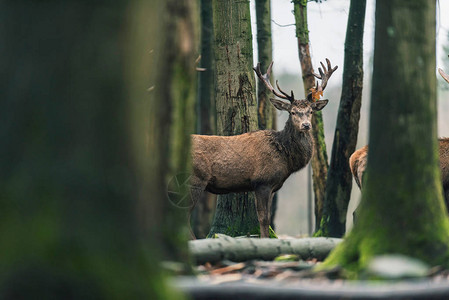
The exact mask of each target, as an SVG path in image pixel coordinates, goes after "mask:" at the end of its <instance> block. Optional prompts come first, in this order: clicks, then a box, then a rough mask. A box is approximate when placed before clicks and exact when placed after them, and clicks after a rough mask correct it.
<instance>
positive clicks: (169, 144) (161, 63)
mask: <svg viewBox="0 0 449 300" xmlns="http://www.w3.org/2000/svg"><path fill="white" fill-rule="evenodd" d="M195 3H196V2H195V1H191V0H182V1H177V0H168V1H164V2H163V5H162V4H161V5H162V10H161V11H160V13H161V14H162V16H168V15H170V17H169V18H160V21H161V22H162V23H161V32H163V35H162V36H165V38H160V39H159V40H154V41H153V45H152V46H153V47H154V52H155V53H154V57H153V58H154V62H153V63H154V69H153V70H152V71H153V73H152V75H153V81H152V82H154V90H153V91H152V92H150V96H151V101H150V109H149V111H148V113H149V120H150V122H149V128H148V132H149V144H148V145H149V148H148V155H150V156H151V157H152V160H151V165H150V169H151V170H153V172H154V173H151V174H152V177H150V179H149V180H148V181H149V183H148V185H149V187H148V188H149V190H150V191H153V193H154V194H155V195H161V196H162V195H163V196H164V199H166V201H164V202H163V203H162V208H161V210H162V211H163V212H164V213H162V214H159V215H153V216H152V218H154V220H156V224H158V229H157V231H156V232H154V234H156V236H158V237H159V238H160V239H161V240H162V241H163V242H162V246H163V252H162V253H164V255H166V256H167V257H169V258H171V259H173V258H174V257H177V259H178V260H185V258H186V253H180V251H179V250H178V249H182V244H183V243H185V242H186V240H185V239H186V238H187V236H188V234H187V232H186V228H187V226H185V225H187V218H186V215H187V209H188V208H190V207H191V205H192V204H193V202H192V199H191V198H190V189H189V185H188V184H187V182H188V181H187V178H188V177H189V172H190V169H191V155H190V150H189V149H190V139H191V137H190V135H191V134H192V133H193V132H194V128H195V121H194V111H195V103H196V91H197V85H196V80H195V79H196V71H195V59H196V53H195V52H196V49H197V48H196V37H195V32H196V30H195V28H194V25H195V22H194V17H193V14H194V13H195V11H196V7H194V5H195ZM157 172H159V173H157ZM178 182H182V183H185V184H181V185H179V184H178ZM176 193H179V194H176ZM176 195H179V196H176ZM147 209H148V211H151V209H152V208H151V207H147ZM148 213H149V212H148ZM149 221H150V220H149Z"/></svg>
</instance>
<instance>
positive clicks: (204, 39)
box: [192, 0, 217, 238]
mask: <svg viewBox="0 0 449 300" xmlns="http://www.w3.org/2000/svg"><path fill="white" fill-rule="evenodd" d="M200 6H201V7H200V28H201V45H200V53H201V59H200V61H199V66H200V68H201V70H200V72H198V103H197V115H198V119H197V133H199V134H207V135H210V134H215V132H216V130H215V127H216V126H215V125H216V120H215V115H216V112H215V98H214V96H215V95H214V69H213V61H214V59H213V22H212V1H211V0H201V1H200ZM216 200H217V196H216V195H214V194H211V193H207V192H204V193H203V195H202V199H201V200H200V201H198V203H197V204H196V206H195V209H194V210H193V212H192V221H193V222H192V223H193V224H192V229H193V232H194V233H195V236H196V237H197V238H205V237H206V236H207V234H208V232H209V229H210V226H211V223H212V218H213V213H214V211H215V205H216Z"/></svg>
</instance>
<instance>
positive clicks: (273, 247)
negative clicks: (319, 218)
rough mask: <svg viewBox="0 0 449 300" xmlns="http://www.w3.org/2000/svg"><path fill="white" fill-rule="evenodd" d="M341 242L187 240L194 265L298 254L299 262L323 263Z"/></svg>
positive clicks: (323, 240)
mask: <svg viewBox="0 0 449 300" xmlns="http://www.w3.org/2000/svg"><path fill="white" fill-rule="evenodd" d="M340 242H341V239H335V238H322V237H319V238H303V239H290V240H279V239H253V238H236V239H235V238H231V237H220V238H217V239H203V240H195V241H189V249H190V250H189V251H190V253H191V255H192V257H193V260H194V261H195V263H197V264H204V263H206V262H210V263H216V262H219V261H222V260H224V259H228V260H232V261H234V262H240V261H248V260H252V259H263V260H273V259H274V258H275V257H277V256H279V255H282V254H295V255H299V257H300V259H302V260H308V259H313V258H315V259H317V260H320V261H321V260H324V259H325V258H326V256H327V255H328V254H329V252H330V251H331V250H332V249H334V248H335V246H336V245H338V244H339V243H340Z"/></svg>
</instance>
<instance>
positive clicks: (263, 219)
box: [255, 185, 273, 238]
mask: <svg viewBox="0 0 449 300" xmlns="http://www.w3.org/2000/svg"><path fill="white" fill-rule="evenodd" d="M255 193H256V210H257V218H258V219H259V225H260V237H261V238H268V237H269V226H270V216H271V201H272V198H273V193H272V191H271V187H270V186H265V185H262V186H258V187H256V189H255Z"/></svg>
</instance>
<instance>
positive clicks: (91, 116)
mask: <svg viewBox="0 0 449 300" xmlns="http://www.w3.org/2000/svg"><path fill="white" fill-rule="evenodd" d="M162 2H163V1H152V2H148V1H128V2H123V1H119V2H115V3H104V2H79V1H63V2H62V1H43V2H42V1H38V2H33V3H31V2H29V1H7V2H1V4H0V16H1V19H2V23H3V26H1V28H0V37H1V40H2V41H8V42H7V43H3V44H2V47H0V65H1V66H2V68H1V70H0V77H1V83H0V97H1V99H2V104H3V109H2V110H1V112H0V136H1V139H0V142H1V143H2V146H1V147H0V166H1V168H0V178H1V180H0V186H1V189H2V196H1V197H0V203H1V204H0V205H1V207H2V209H1V214H2V215H1V218H0V241H1V244H2V245H4V247H3V249H2V251H1V253H0V264H1V266H2V267H1V270H2V271H1V275H0V298H2V299H32V298H36V297H38V298H44V299H90V298H97V299H102V298H104V299H145V298H148V299H178V298H179V295H177V296H175V297H171V296H170V295H169V294H173V292H170V291H168V289H167V287H166V285H165V284H164V282H163V281H164V277H163V275H162V274H161V272H160V270H159V267H158V264H157V259H158V256H159V254H158V251H156V246H155V245H157V244H158V240H156V238H155V237H154V236H153V235H148V234H147V232H149V229H150V228H154V226H155V225H156V224H155V223H152V222H148V223H146V222H144V218H146V217H149V216H148V215H147V214H145V213H143V212H142V213H141V214H140V215H138V214H137V211H138V210H139V209H140V207H141V206H142V205H141V204H142V203H145V205H146V206H147V207H149V208H151V210H152V211H153V213H154V214H155V215H157V214H162V213H163V212H162V211H160V210H158V209H159V206H158V204H160V202H161V201H164V200H163V199H162V198H160V197H154V195H152V196H153V197H148V196H149V193H148V190H146V191H143V190H142V185H141V184H142V182H144V181H145V180H144V179H145V178H144V175H143V173H144V171H145V170H146V169H148V164H147V160H146V157H147V156H145V151H144V143H143V142H142V141H144V140H145V129H146V127H142V126H140V125H142V124H145V123H148V116H146V118H145V116H144V115H141V114H138V115H135V114H134V113H135V112H136V111H139V108H140V109H141V108H142V107H143V106H144V105H145V103H146V102H145V97H148V94H147V92H146V89H147V88H148V82H149V78H148V71H149V70H148V64H145V63H147V62H148V57H149V53H148V50H149V45H148V35H147V34H148V31H145V30H143V29H142V27H143V28H152V26H155V27H157V24H158V21H159V20H160V19H159V18H158V15H157V14H156V13H153V12H155V11H156V10H157V7H158V6H160V5H162ZM136 24H139V25H140V27H139V26H135V25H136ZM136 30H140V34H137V32H136ZM155 33H157V31H155ZM135 54H140V55H138V56H136V55H135ZM144 64H145V66H146V69H145V70H143V67H142V69H139V71H142V72H138V71H137V70H136V69H135V68H134V67H135V66H142V65H144ZM144 75H146V76H144ZM145 120H146V122H145ZM156 210H158V211H156ZM153 225H154V226H153Z"/></svg>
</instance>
